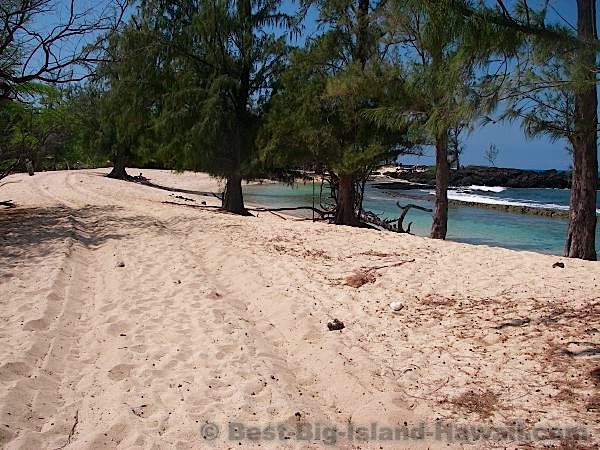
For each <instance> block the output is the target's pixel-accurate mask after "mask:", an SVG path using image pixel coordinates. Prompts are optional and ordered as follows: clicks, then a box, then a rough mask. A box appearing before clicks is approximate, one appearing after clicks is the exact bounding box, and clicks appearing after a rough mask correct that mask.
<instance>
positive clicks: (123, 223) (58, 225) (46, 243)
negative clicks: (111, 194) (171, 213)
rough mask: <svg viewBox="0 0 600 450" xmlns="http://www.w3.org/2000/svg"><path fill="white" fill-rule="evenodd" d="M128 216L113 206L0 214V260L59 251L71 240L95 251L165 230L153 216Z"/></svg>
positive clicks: (37, 255)
mask: <svg viewBox="0 0 600 450" xmlns="http://www.w3.org/2000/svg"><path fill="white" fill-rule="evenodd" d="M126 213H127V210H126V209H124V208H120V207H114V206H111V207H106V206H103V207H98V206H86V207H83V208H69V207H66V206H54V207H47V208H17V209H8V210H4V211H0V260H4V262H3V263H2V264H1V266H5V265H12V264H14V263H17V262H19V260H20V261H23V260H25V259H29V258H37V257H44V256H46V255H48V254H51V253H53V252H56V251H60V249H62V248H64V244H65V242H67V241H68V240H72V241H75V242H77V243H79V244H81V245H83V246H85V247H88V248H95V247H98V246H99V245H101V244H103V243H105V242H107V241H109V240H115V239H122V238H124V237H127V236H131V235H133V234H136V233H139V232H147V231H151V230H152V229H153V228H156V229H162V228H164V225H163V224H161V223H160V222H158V221H157V220H156V219H155V218H153V217H149V216H132V215H127V214H126Z"/></svg>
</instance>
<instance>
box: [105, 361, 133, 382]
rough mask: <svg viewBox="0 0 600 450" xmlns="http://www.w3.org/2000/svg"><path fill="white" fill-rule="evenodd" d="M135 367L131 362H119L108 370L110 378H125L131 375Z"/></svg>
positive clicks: (117, 379) (115, 379)
mask: <svg viewBox="0 0 600 450" xmlns="http://www.w3.org/2000/svg"><path fill="white" fill-rule="evenodd" d="M134 368H135V366H132V365H131V364H117V365H116V366H115V367H113V368H112V369H110V370H109V371H108V378H110V379H111V380H113V381H120V380H123V379H125V378H127V377H129V375H130V374H131V371H132V370H133V369H134Z"/></svg>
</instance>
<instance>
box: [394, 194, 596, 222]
mask: <svg viewBox="0 0 600 450" xmlns="http://www.w3.org/2000/svg"><path fill="white" fill-rule="evenodd" d="M386 194H387V195H389V196H391V197H395V198H404V199H408V200H420V201H423V200H426V201H428V202H433V199H434V196H431V197H423V196H420V195H411V194H406V193H404V192H402V193H399V192H389V191H387V192H386ZM448 205H449V206H450V207H459V208H484V209H492V210H495V211H502V212H508V213H514V214H527V215H530V216H543V217H550V218H553V219H568V218H569V211H567V210H557V209H549V208H538V207H535V206H521V205H502V204H495V203H479V202H465V201H462V200H448ZM598 219H599V220H600V217H599V218H598Z"/></svg>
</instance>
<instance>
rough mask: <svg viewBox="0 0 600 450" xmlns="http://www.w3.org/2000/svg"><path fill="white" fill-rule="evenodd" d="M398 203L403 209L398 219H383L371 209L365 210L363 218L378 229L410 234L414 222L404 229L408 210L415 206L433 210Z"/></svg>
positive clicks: (428, 210) (427, 210)
mask: <svg viewBox="0 0 600 450" xmlns="http://www.w3.org/2000/svg"><path fill="white" fill-rule="evenodd" d="M396 205H397V206H398V208H400V209H401V210H402V213H401V214H400V217H398V218H397V219H382V218H381V217H379V216H378V215H377V214H375V213H374V212H371V211H365V212H364V213H363V214H362V216H361V218H362V220H364V221H365V222H366V223H368V224H371V225H374V226H375V227H376V228H378V229H382V230H388V231H394V232H396V233H409V234H410V227H411V225H412V222H409V224H408V227H407V228H406V229H404V219H405V218H406V214H408V211H409V210H410V209H411V208H414V209H418V210H420V211H426V212H432V210H431V209H429V208H424V207H423V206H419V205H414V204H412V203H410V204H408V205H406V206H402V205H401V204H400V202H396Z"/></svg>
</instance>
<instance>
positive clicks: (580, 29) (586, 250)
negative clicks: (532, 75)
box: [564, 0, 598, 261]
mask: <svg viewBox="0 0 600 450" xmlns="http://www.w3.org/2000/svg"><path fill="white" fill-rule="evenodd" d="M577 35H578V37H579V39H580V40H581V41H583V42H584V43H585V46H582V47H581V48H580V49H579V50H578V51H577V60H578V61H579V62H580V64H581V68H580V69H579V70H580V71H581V73H580V74H579V78H580V80H578V82H579V83H582V87H580V88H578V89H577V91H576V93H575V119H574V126H575V134H574V136H573V138H572V139H571V143H572V145H573V178H572V185H571V205H570V210H569V211H570V212H569V228H568V230H567V240H566V243H565V253H564V255H565V256H567V257H570V258H581V259H589V260H593V261H595V260H596V188H597V180H598V147H597V136H596V129H597V126H598V115H597V108H598V97H597V92H596V80H595V74H594V71H593V69H594V67H595V65H596V52H595V47H594V46H593V45H592V44H591V42H592V41H593V40H595V39H596V37H597V33H596V5H595V0H577Z"/></svg>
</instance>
